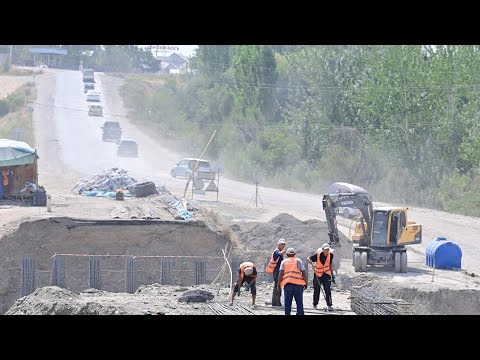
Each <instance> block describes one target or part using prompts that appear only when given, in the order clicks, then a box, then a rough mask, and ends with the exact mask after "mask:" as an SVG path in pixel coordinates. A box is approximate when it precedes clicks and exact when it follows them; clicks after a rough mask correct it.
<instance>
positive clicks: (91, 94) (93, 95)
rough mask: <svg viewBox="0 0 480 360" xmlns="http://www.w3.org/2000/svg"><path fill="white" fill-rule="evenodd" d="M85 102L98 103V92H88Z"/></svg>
mask: <svg viewBox="0 0 480 360" xmlns="http://www.w3.org/2000/svg"><path fill="white" fill-rule="evenodd" d="M87 101H100V92H99V91H97V90H88V91H87Z"/></svg>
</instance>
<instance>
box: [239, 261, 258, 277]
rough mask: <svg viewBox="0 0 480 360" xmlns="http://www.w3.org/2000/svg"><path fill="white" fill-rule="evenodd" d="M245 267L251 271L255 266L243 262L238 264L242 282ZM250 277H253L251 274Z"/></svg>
mask: <svg viewBox="0 0 480 360" xmlns="http://www.w3.org/2000/svg"><path fill="white" fill-rule="evenodd" d="M247 267H251V268H252V269H253V268H254V267H255V266H254V265H253V263H251V262H249V261H245V262H243V263H241V264H240V276H241V278H242V281H243V278H244V277H245V269H246V268H247ZM251 276H253V273H252V275H251Z"/></svg>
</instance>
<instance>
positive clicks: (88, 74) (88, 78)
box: [83, 69, 95, 83]
mask: <svg viewBox="0 0 480 360" xmlns="http://www.w3.org/2000/svg"><path fill="white" fill-rule="evenodd" d="M83 82H93V83H94V82H95V75H94V73H93V69H83Z"/></svg>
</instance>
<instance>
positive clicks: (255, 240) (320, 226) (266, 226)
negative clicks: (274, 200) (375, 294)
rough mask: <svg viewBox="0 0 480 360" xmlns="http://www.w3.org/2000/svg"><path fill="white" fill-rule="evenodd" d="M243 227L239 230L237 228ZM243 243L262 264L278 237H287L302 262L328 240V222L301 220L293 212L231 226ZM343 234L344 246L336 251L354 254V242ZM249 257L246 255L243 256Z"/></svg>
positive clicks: (342, 253)
mask: <svg viewBox="0 0 480 360" xmlns="http://www.w3.org/2000/svg"><path fill="white" fill-rule="evenodd" d="M238 228H240V230H238ZM231 230H232V231H233V232H235V233H236V234H237V235H238V237H239V239H240V242H241V243H243V244H244V245H245V246H246V247H247V249H248V250H249V251H250V252H251V253H250V254H248V256H249V257H250V258H251V259H252V261H253V260H254V261H256V262H257V263H258V264H259V265H258V266H259V267H263V265H264V263H265V262H267V261H268V260H269V259H268V258H269V256H270V253H271V252H272V251H273V250H274V249H275V248H276V243H277V240H278V239H279V238H282V237H283V238H285V240H286V247H287V248H289V247H293V248H294V249H295V252H296V256H297V257H299V258H300V259H302V260H303V261H304V260H305V258H306V257H307V256H309V255H312V254H314V253H315V251H316V250H317V249H318V248H319V247H320V246H322V244H323V243H325V242H328V239H329V238H328V227H327V223H326V222H324V221H320V220H314V219H313V220H307V221H301V220H299V219H297V218H295V217H294V216H292V215H290V214H285V213H283V214H279V215H277V216H275V217H274V218H273V219H271V220H270V221H269V222H267V223H261V224H255V225H253V226H252V225H249V224H240V225H239V226H238V227H237V226H236V227H231ZM339 235H340V243H341V245H342V246H341V247H339V248H337V249H336V250H335V251H336V252H340V254H341V257H342V258H343V257H346V258H351V257H352V243H351V242H349V241H347V238H346V237H345V236H344V235H343V234H341V233H340V234H339ZM242 256H243V257H244V258H246V256H247V255H243V254H242Z"/></svg>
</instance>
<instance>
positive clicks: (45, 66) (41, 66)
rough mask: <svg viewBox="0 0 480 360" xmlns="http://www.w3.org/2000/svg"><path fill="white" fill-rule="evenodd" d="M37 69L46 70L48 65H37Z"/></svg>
mask: <svg viewBox="0 0 480 360" xmlns="http://www.w3.org/2000/svg"><path fill="white" fill-rule="evenodd" d="M38 67H39V68H41V69H48V65H46V64H40V65H38Z"/></svg>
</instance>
